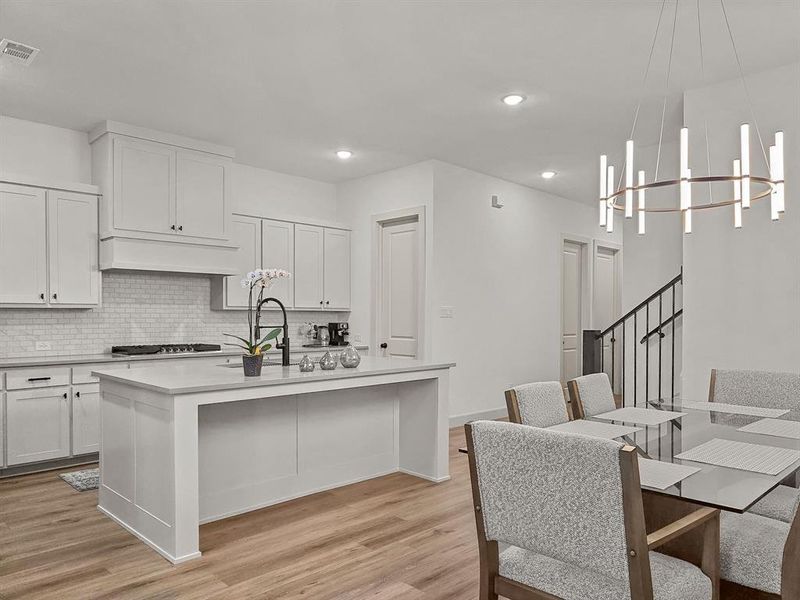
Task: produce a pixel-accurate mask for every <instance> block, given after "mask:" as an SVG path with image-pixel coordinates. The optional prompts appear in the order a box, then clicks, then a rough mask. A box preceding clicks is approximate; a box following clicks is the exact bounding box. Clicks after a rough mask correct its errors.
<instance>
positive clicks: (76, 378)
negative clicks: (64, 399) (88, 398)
mask: <svg viewBox="0 0 800 600" xmlns="http://www.w3.org/2000/svg"><path fill="white" fill-rule="evenodd" d="M127 368H128V363H126V362H112V363H95V364H88V365H77V366H74V367H72V383H97V382H98V381H100V379H99V378H98V377H95V376H94V375H92V371H112V370H114V369H127Z"/></svg>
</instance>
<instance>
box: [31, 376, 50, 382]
mask: <svg viewBox="0 0 800 600" xmlns="http://www.w3.org/2000/svg"><path fill="white" fill-rule="evenodd" d="M28 381H50V378H49V377H28Z"/></svg>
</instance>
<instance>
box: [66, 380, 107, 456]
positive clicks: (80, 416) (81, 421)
mask: <svg viewBox="0 0 800 600" xmlns="http://www.w3.org/2000/svg"><path fill="white" fill-rule="evenodd" d="M99 451H100V386H99V385H98V384H96V383H94V384H92V383H90V384H87V385H76V386H75V387H73V388H72V454H75V455H78V454H89V453H90V452H99Z"/></svg>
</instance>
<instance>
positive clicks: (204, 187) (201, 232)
mask: <svg viewBox="0 0 800 600" xmlns="http://www.w3.org/2000/svg"><path fill="white" fill-rule="evenodd" d="M176 170H177V175H176V190H177V191H176V222H177V230H178V233H180V234H182V235H191V236H195V237H204V238H215V239H225V238H226V237H227V233H228V232H227V215H226V209H227V197H228V188H229V186H230V182H229V181H228V162H227V161H226V160H225V159H222V158H217V157H214V156H207V155H203V154H200V153H198V152H188V151H185V150H179V151H178V152H177V158H176Z"/></svg>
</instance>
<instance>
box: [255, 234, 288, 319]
mask: <svg viewBox="0 0 800 600" xmlns="http://www.w3.org/2000/svg"><path fill="white" fill-rule="evenodd" d="M261 235H262V240H263V241H262V247H263V248H264V250H263V253H262V257H263V258H262V260H261V267H262V268H264V269H285V270H287V271H289V273H292V275H293V276H294V223H287V222H286V221H270V220H269V219H264V220H263V221H262V228H261ZM266 293H267V294H268V295H269V296H273V297H275V298H277V299H278V300H280V301H281V302H283V304H284V306H286V307H287V308H291V307H293V306H294V285H292V280H291V279H279V280H277V281H276V282H275V283H273V284H272V287H271V288H270V289H269V290H268V291H267V292H266Z"/></svg>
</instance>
